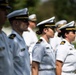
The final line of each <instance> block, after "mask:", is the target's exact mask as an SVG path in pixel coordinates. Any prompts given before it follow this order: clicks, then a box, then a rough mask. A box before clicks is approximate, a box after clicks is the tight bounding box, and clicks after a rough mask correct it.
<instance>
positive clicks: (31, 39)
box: [23, 14, 38, 64]
mask: <svg viewBox="0 0 76 75" xmlns="http://www.w3.org/2000/svg"><path fill="white" fill-rule="evenodd" d="M36 21H37V17H36V14H31V15H30V16H29V26H28V31H27V32H24V33H23V38H24V40H25V42H26V45H27V48H28V51H29V54H30V64H32V49H33V47H34V45H35V44H36V42H37V41H38V38H37V36H36V33H35V31H34V29H35V28H36Z"/></svg>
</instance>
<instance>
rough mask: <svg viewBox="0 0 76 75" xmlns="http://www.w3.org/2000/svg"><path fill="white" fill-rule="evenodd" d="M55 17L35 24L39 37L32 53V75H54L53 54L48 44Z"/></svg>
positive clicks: (51, 36) (52, 34) (52, 35)
mask: <svg viewBox="0 0 76 75" xmlns="http://www.w3.org/2000/svg"><path fill="white" fill-rule="evenodd" d="M54 20H55V17H52V18H50V19H47V20H44V21H42V22H40V23H38V24H37V27H38V28H39V30H38V31H37V34H39V35H41V37H40V40H39V41H38V42H37V43H36V45H35V46H34V48H33V52H32V75H55V53H54V51H53V50H52V48H51V45H50V44H49V39H50V38H53V37H54V29H55V22H54Z"/></svg>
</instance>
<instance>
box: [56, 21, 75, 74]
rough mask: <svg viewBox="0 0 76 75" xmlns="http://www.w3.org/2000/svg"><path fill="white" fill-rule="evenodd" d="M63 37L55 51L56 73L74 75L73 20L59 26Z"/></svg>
mask: <svg viewBox="0 0 76 75" xmlns="http://www.w3.org/2000/svg"><path fill="white" fill-rule="evenodd" d="M59 29H60V30H61V36H62V37H63V38H64V39H63V40H62V41H61V43H60V45H59V46H58V47H57V53H56V75H76V74H75V71H76V50H75V48H74V46H73V44H72V41H74V39H75V31H76V28H75V22H74V21H71V22H70V23H68V24H66V25H64V26H62V27H60V28H59Z"/></svg>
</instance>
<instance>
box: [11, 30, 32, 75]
mask: <svg viewBox="0 0 76 75" xmlns="http://www.w3.org/2000/svg"><path fill="white" fill-rule="evenodd" d="M11 35H15V36H14V38H12V39H11V38H10V44H11V42H14V47H13V51H12V53H13V59H14V75H30V71H31V69H30V57H29V53H28V50H27V47H26V44H25V42H24V39H23V38H22V37H21V36H20V35H19V34H18V33H17V32H15V31H14V30H13V31H12V33H11ZM11 35H10V36H11Z"/></svg>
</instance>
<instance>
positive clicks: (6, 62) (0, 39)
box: [0, 0, 14, 75]
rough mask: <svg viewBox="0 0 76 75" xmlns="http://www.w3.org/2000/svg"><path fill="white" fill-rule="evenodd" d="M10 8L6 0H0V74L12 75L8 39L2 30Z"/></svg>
mask: <svg viewBox="0 0 76 75" xmlns="http://www.w3.org/2000/svg"><path fill="white" fill-rule="evenodd" d="M10 8H11V7H10V6H9V5H8V0H7V1H6V0H0V75H14V74H13V61H12V60H13V59H12V54H11V48H10V47H9V39H8V37H7V35H6V34H5V33H4V32H3V31H2V28H3V25H4V24H5V21H6V19H7V14H8V10H9V9H10Z"/></svg>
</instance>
